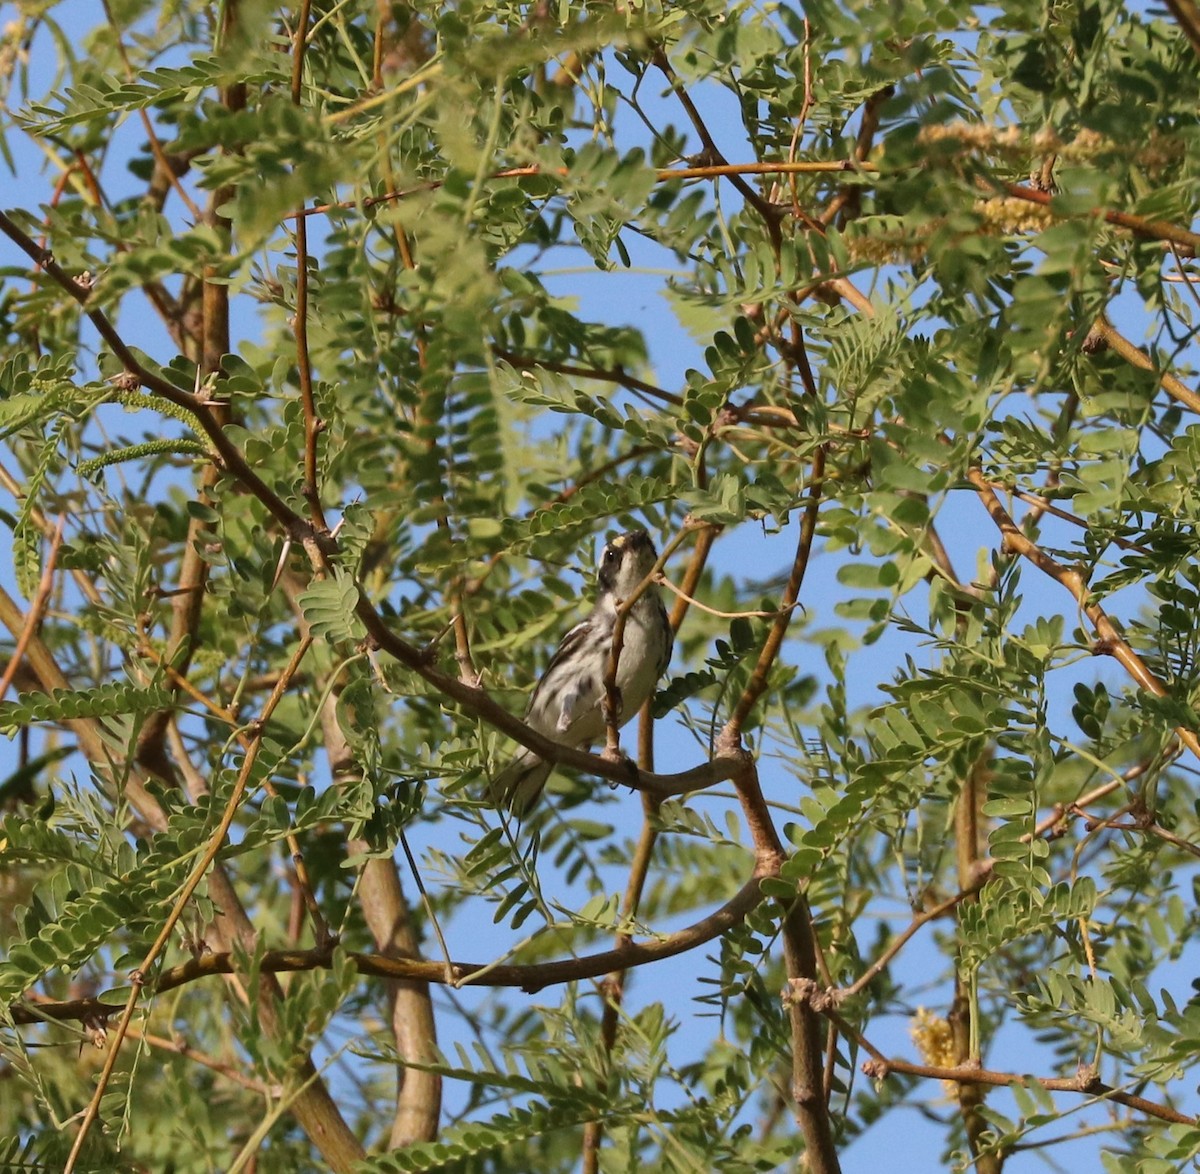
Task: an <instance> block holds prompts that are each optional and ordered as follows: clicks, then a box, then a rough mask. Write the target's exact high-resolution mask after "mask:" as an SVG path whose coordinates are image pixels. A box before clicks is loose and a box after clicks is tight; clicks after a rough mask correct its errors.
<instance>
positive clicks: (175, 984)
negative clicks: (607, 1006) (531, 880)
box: [9, 873, 764, 1023]
mask: <svg viewBox="0 0 1200 1174" xmlns="http://www.w3.org/2000/svg"><path fill="white" fill-rule="evenodd" d="M761 880H762V876H761V875H760V874H758V873H756V874H755V875H754V876H753V877H752V878H751V879H750V880H749V881H747V882H746V883H745V884H744V885H743V886H742V887H741V888H740V889H739V890H738V891H737V892H736V893H735V894H734V895H733V896H732V897H731V898H730V899H729V900H728V901H726V902H725V904H724V905H722V906H721V907H720V908H719V909H717V910H715V911H714V912H712V913H710V914H709V915H708V916H707V917H705V918H702V919H701V920H700V921H697V922H695V923H694V924H692V925H690V926H688V927H687V928H686V929H681V930H678V931H676V932H675V933H671V934H666V935H664V936H663V937H661V938H657V939H655V940H654V941H648V942H630V943H629V944H628V945H625V946H621V947H618V948H615V949H611V950H602V951H601V952H600V953H597V954H587V955H584V956H582V957H579V958H566V959H563V960H561V961H557V962H538V963H531V964H528V965H520V964H517V965H508V964H503V963H501V964H493V963H489V962H451V963H449V964H448V965H447V964H446V963H444V962H428V961H425V960H423V959H420V958H392V957H384V956H382V955H380V954H364V953H355V952H351V953H348V954H347V955H346V957H347V958H348V959H349V960H350V961H351V962H353V963H354V965H355V966H356V967H357V969H358V972H359V973H360V974H367V975H371V976H373V977H376V978H389V979H402V980H408V981H411V982H423V983H438V984H450V985H453V986H485V987H517V988H519V989H521V990H523V991H530V992H532V991H539V990H542V989H543V988H544V987H548V986H558V985H560V984H561V983H564V982H575V981H578V980H580V979H586V978H598V977H599V976H600V975H602V974H607V973H608V972H609V971H610V970H613V969H618V968H619V969H623V970H628V969H632V968H633V967H635V966H645V965H647V964H649V963H651V962H658V961H660V960H661V959H663V958H673V957H675V955H677V954H684V953H687V951H689V950H694V949H695V948H696V947H697V946H702V945H704V944H705V943H706V942H711V941H712V940H713V939H714V938H718V937H720V936H721V935H722V934H723V933H725V932H727V931H728V930H730V929H732V928H733V927H734V926H735V925H740V924H741V922H742V921H744V920H745V918H746V915H747V914H748V913H749V912H750V911H751V910H752V909H754V908H756V907H757V906H758V905H759V904H761V903H762V901H763V900H764V898H763V894H762V891H761V883H760V882H761ZM237 965H238V959H237V957H236V955H235V954H234V953H232V952H228V953H213V954H204V955H202V956H201V957H199V958H195V959H192V960H190V961H188V962H183V963H180V964H179V965H178V966H173V967H171V968H169V969H167V970H164V971H163V972H162V973H161V974H160V975H159V977H158V979H157V981H156V982H154V983H153V984H152V987H151V993H152V994H154V995H159V994H164V993H166V992H167V991H172V990H177V989H178V988H179V987H182V986H187V985H188V984H189V983H193V982H196V981H197V980H199V979H202V978H208V977H210V976H212V975H215V974H234V973H236V968H237ZM332 965H333V950H332V949H331V948H329V947H325V948H322V949H312V950H267V951H265V952H264V953H263V954H262V955H261V963H260V969H261V970H262V971H263V972H264V973H267V974H289V973H293V972H297V971H307V970H323V969H329V968H330V967H331V966H332ZM123 1009H124V1008H123V1005H120V1004H113V1003H106V1002H104V1001H103V1000H101V999H73V1000H70V1001H67V1002H62V1003H42V1002H39V1003H37V1004H36V1005H35V1004H31V1003H26V1002H17V1003H14V1004H13V1005H12V1006H11V1007H10V1008H9V1011H10V1013H11V1014H12V1017H13V1022H14V1023H37V1022H39V1021H41V1020H43V1019H54V1020H72V1019H88V1018H92V1017H100V1018H103V1017H105V1016H108V1015H113V1014H117V1013H119V1012H121V1011H122V1010H123Z"/></svg>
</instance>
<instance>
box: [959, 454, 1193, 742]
mask: <svg viewBox="0 0 1200 1174" xmlns="http://www.w3.org/2000/svg"><path fill="white" fill-rule="evenodd" d="M967 480H968V481H970V482H971V484H972V485H973V486H974V487H975V492H976V493H978V494H979V499H980V500H981V501H982V502H983V505H984V508H985V509H986V510H987V512H988V513H989V514H990V515H991V518H992V521H993V522H995V523H996V528H997V529H998V530H999V531H1000V534H1001V545H1000V549H1001V550H1002V551H1003V552H1005V553H1008V554H1017V555H1020V556H1021V557H1022V558H1025V559H1028V561H1029V562H1031V563H1033V565H1034V566H1035V567H1037V569H1038V570H1039V571H1042V572H1043V573H1044V574H1046V575H1048V576H1049V577H1050V578H1051V579H1053V580H1054V581H1055V582H1056V583H1059V584H1060V585H1061V586H1063V587H1065V588H1066V589H1067V590H1068V591H1069V592H1070V593H1071V595H1072V596H1073V597H1074V599H1075V602H1076V603H1077V604H1078V605H1079V609H1080V611H1082V612H1083V614H1084V615H1085V616H1087V618H1088V619H1089V620H1090V621H1091V624H1092V627H1093V628H1095V630H1096V635H1097V636H1098V637H1099V641H1098V642H1097V645H1096V651H1097V652H1103V653H1105V654H1106V655H1108V656H1111V657H1112V658H1113V659H1114V660H1116V661H1117V662H1118V663H1119V664H1120V665H1121V667H1122V668H1123V669H1125V671H1126V672H1127V673H1128V674H1129V675H1130V676H1131V677H1132V678H1133V679H1134V680H1135V681H1136V682H1137V683H1138V684H1139V685H1140V686H1141V687H1142V688H1143V689H1145V690H1146V692H1147V693H1153V694H1154V696H1155V697H1167V696H1169V694H1168V692H1167V688H1166V686H1165V685H1164V684H1163V683H1162V682H1161V681H1160V680H1159V679H1158V678H1157V677H1156V676H1155V675H1154V674H1153V673H1152V672H1151V671H1150V669H1149V668H1148V667H1147V666H1146V662H1145V661H1144V660H1142V658H1141V657H1140V656H1138V654H1137V653H1136V652H1134V650H1133V649H1132V648H1131V647H1130V645H1129V642H1128V641H1127V640H1126V639H1125V637H1124V636H1122V635H1121V633H1120V632H1119V631H1117V628H1116V625H1115V624H1114V623H1113V622H1112V620H1110V619H1109V618H1108V613H1107V612H1105V610H1104V608H1102V607H1101V606H1100V605H1099V604H1098V603H1096V602H1094V601H1093V599H1092V596H1091V592H1090V591H1089V589H1088V585H1087V582H1086V581H1085V579H1084V577H1083V576H1082V575H1081V574H1080V573H1079V572H1078V571H1077V570H1075V569H1073V568H1071V567H1066V566H1063V564H1062V563H1060V562H1058V561H1057V560H1056V559H1053V558H1051V557H1050V555H1048V554H1047V553H1046V552H1045V551H1044V550H1043V549H1042V548H1041V547H1040V546H1038V544H1037V543H1036V542H1034V541H1032V540H1031V539H1030V538H1028V537H1027V536H1026V534H1025V532H1024V531H1023V530H1022V529H1021V528H1020V527H1019V526H1018V525H1017V524H1016V522H1014V521H1013V519H1012V517H1011V516H1010V514H1009V513H1008V511H1007V510H1006V509H1005V508H1004V506H1003V505H1002V504H1001V503H1000V498H999V497H997V496H996V491H995V490H994V489H993V488H992V485H991V483H990V482H989V481H988V480H987V478H986V477H985V476H984V475H983V471H982V470H981V469H979V468H978V467H976V468H973V469H968V470H967ZM1175 733H1176V736H1177V737H1178V738H1179V740H1180V742H1182V743H1183V744H1184V745H1185V746H1186V747H1187V748H1188V749H1189V750H1190V751H1191V752H1192V753H1193V754H1194V755H1195V756H1196V757H1197V758H1200V736H1197V734H1196V732H1195V731H1194V730H1191V729H1188V728H1186V727H1184V726H1176V727H1175Z"/></svg>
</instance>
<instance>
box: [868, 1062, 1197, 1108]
mask: <svg viewBox="0 0 1200 1174" xmlns="http://www.w3.org/2000/svg"><path fill="white" fill-rule="evenodd" d="M863 1071H864V1072H865V1073H866V1074H867V1075H868V1076H870V1077H872V1078H873V1079H875V1080H882V1079H883V1078H884V1077H886V1076H888V1075H890V1074H891V1073H893V1072H901V1073H903V1074H905V1075H907V1076H922V1077H926V1078H927V1079H929V1080H949V1081H952V1082H953V1083H956V1084H959V1083H966V1084H990V1085H996V1086H1004V1085H1013V1084H1031V1085H1036V1086H1038V1087H1039V1088H1042V1089H1045V1090H1046V1091H1047V1092H1073V1093H1079V1094H1081V1095H1083V1096H1090V1097H1095V1098H1096V1099H1097V1100H1101V1101H1115V1102H1116V1103H1117V1104H1118V1105H1124V1106H1125V1107H1126V1108H1127V1109H1136V1110H1137V1111H1138V1112H1139V1113H1145V1114H1146V1116H1148V1117H1155V1118H1157V1119H1158V1120H1159V1121H1169V1122H1171V1123H1172V1124H1174V1125H1195V1124H1196V1118H1195V1117H1189V1116H1188V1115H1187V1114H1186V1113H1180V1112H1179V1111H1178V1110H1177V1109H1173V1108H1171V1106H1170V1105H1162V1104H1159V1103H1158V1102H1157V1101H1151V1100H1147V1099H1146V1098H1145V1097H1139V1096H1135V1095H1134V1094H1133V1093H1128V1092H1123V1091H1121V1090H1120V1089H1116V1088H1113V1087H1112V1086H1111V1085H1108V1084H1105V1083H1104V1081H1102V1080H1100V1079H1099V1078H1098V1077H1097V1076H1096V1075H1095V1074H1094V1073H1092V1072H1091V1071H1090V1070H1088V1069H1083V1070H1081V1071H1080V1074H1079V1075H1078V1076H1067V1077H1062V1076H1025V1075H1022V1074H1019V1073H1016V1072H994V1071H991V1070H989V1069H987V1068H971V1067H962V1068H940V1067H937V1066H935V1065H929V1064H910V1063H909V1062H908V1061H907V1060H890V1059H887V1058H885V1057H883V1056H879V1055H878V1054H876V1055H875V1056H874V1057H873V1058H872V1059H870V1060H867V1061H866V1062H865V1063H864V1064H863Z"/></svg>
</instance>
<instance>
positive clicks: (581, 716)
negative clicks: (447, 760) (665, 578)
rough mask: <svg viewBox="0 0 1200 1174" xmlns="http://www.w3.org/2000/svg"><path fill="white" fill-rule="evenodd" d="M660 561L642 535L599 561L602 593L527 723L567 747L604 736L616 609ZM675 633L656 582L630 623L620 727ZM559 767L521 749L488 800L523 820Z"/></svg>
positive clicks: (621, 672)
mask: <svg viewBox="0 0 1200 1174" xmlns="http://www.w3.org/2000/svg"><path fill="white" fill-rule="evenodd" d="M657 559H658V554H657V552H656V551H655V549H654V543H653V542H651V541H650V536H649V535H648V534H647V533H646V532H645V531H644V530H633V531H631V532H630V533H628V534H621V535H618V536H617V537H616V538H614V539H613V540H612V541H611V542H609V543H608V545H607V546H605V548H604V552H603V553H602V554H601V556H600V566H599V569H598V573H597V579H598V582H599V587H600V591H599V594H598V595H597V596H596V605H595V607H593V608H592V611H591V614H590V615H589V616H588V617H587V619H585V620H582V621H580V622H579V623H578V624H576V625H575V627H573V628H572V629H571V630H570V631H569V632H568V633H567V634H566V635H565V636H564V637H563V640H562V643H561V644H560V645H559V646H558V649H557V651H556V652H555V653H554V656H553V657H552V658H551V660H550V663H549V664H548V665H547V666H546V671H545V672H544V673H543V674H542V679H541V680H540V681H538V684H537V688H536V689H534V691H533V696H532V697H531V698H530V699H529V708H528V709H527V710H526V711H525V724H526V725H529V726H532V727H533V729H535V730H537V731H538V733H540V734H545V735H546V737H548V738H553V739H554V740H555V741H556V742H562V743H563V744H564V745H566V746H573V747H580V746H587V745H590V744H591V743H592V742H595V741H597V740H598V739H599V738H601V737H603V735H604V677H605V674H606V673H607V672H608V662H609V659H610V657H611V655H612V637H613V629H614V627H615V626H616V622H617V608H618V607H619V606H620V605H621V603H622V602H624V601H625V600H626V599H628V598H629V597H630V596H631V595H632V594H633V592H634V590H635V588H636V587H637V585H638V584H639V583H640V582H641V581H642V580H643V579H644V578H645V577H646V576H647V575H648V574H649V573H650V571H651V570H652V568H653V567H654V564H655V562H656V561H657ZM673 640H674V633H672V631H671V624H670V621H669V620H668V619H667V609H666V608H665V607H664V606H663V601H662V597H661V596H660V595H659V593H658V588H657V587H656V586H655V585H654V584H651V585H650V586H649V587H647V588H646V590H645V592H643V594H642V595H641V596H640V597H639V598H638V601H637V602H636V603H635V604H634V605H633V608H632V609H631V610H630V612H629V615H628V616H627V617H626V620H625V631H624V636H623V638H622V641H621V658H620V660H619V661H618V663H617V677H616V685H617V691H618V693H619V695H620V702H621V705H620V713H619V716H618V724H619V725H624V724H625V723H626V722H627V721H629V719H630V718H632V717H633V715H634V714H635V713H637V711H638V710H639V709H641V707H642V703H643V702H644V701H645V700H646V698H647V697H649V696H650V694H651V693H653V692H654V686H655V684H656V683H657V682H658V679H659V677H661V676H662V675H663V673H664V672H665V671H666V668H667V662H668V661H669V660H670V659H671V644H672V642H673ZM553 769H554V764H553V763H552V762H546V761H545V760H544V759H542V758H539V757H538V756H537V755H536V754H534V752H533V751H532V750H522V751H521V752H520V753H519V754H517V756H516V757H515V758H514V759H513V760H512V762H510V763H509V764H508V766H506V767H505V768H504V770H502V771H501V772H500V773H499V774H498V775H497V776H496V777H495V778H494V779H492V781H491V783H490V784H489V788H488V791H489V794H490V796H491V798H492V800H493V802H495V803H496V804H497V805H500V804H503V805H504V806H506V807H508V808H510V809H511V810H512V812H513V813H514V814H515V815H517V816H523V815H526V814H527V813H528V812H529V811H531V810H532V809H533V807H534V805H535V804H536V803H537V801H538V797H539V796H540V795H541V793H542V788H543V787H544V786H545V785H546V780H547V779H548V778H549V777H550V772H551V771H552V770H553Z"/></svg>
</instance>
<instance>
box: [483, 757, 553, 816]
mask: <svg viewBox="0 0 1200 1174" xmlns="http://www.w3.org/2000/svg"><path fill="white" fill-rule="evenodd" d="M553 769H554V763H552V762H547V761H546V760H545V759H544V758H539V757H538V756H537V755H536V754H534V753H533V752H532V751H530V750H526V751H525V752H524V753H522V754H518V755H517V756H516V757H515V758H514V759H513V760H512V762H510V763H509V764H508V765H507V766H506V767H505V768H504V769H503V770H502V771H501V772H500V773H499V774H498V775H496V777H495V778H494V779H492V780H491V781H490V782H489V783H488V798H489V799H490V800H491V801H492V802H493V803H494V804H495V805H496V806H497V807H507V808H508V810H509V811H511V812H512V813H513V815H515V816H516V817H517V818H518V819H523V818H524V817H525V816H526V815H528V814H529V813H530V812H531V811H532V810H533V809H534V807H536V806H537V801H538V799H539V798H541V794H542V788H543V787H545V785H546V780H547V779H548V778H549V777H550V772H551V771H552V770H553Z"/></svg>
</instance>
